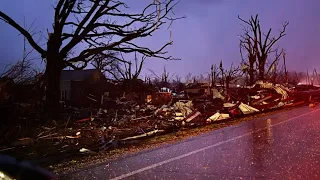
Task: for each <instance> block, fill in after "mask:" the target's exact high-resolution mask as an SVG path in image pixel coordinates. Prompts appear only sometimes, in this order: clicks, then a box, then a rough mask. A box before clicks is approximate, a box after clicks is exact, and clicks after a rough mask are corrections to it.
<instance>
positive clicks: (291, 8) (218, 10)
mask: <svg viewBox="0 0 320 180" xmlns="http://www.w3.org/2000/svg"><path fill="white" fill-rule="evenodd" d="M127 1H129V0H127ZM133 1H134V2H135V3H136V4H132V5H131V6H132V9H131V11H133V12H134V11H137V10H139V9H141V7H143V6H145V4H146V3H148V2H150V1H153V0H131V3H132V2H133ZM54 2H55V0H9V1H7V0H2V1H0V10H1V11H3V12H5V13H7V14H8V15H9V16H11V17H12V18H13V19H14V20H16V21H17V22H18V23H20V24H21V25H23V22H24V17H25V19H26V22H27V23H28V24H29V25H30V24H31V23H32V22H33V21H35V22H34V26H33V27H36V28H37V30H38V31H40V30H41V31H43V32H46V31H47V28H51V26H52V20H53V8H52V7H53V4H54ZM319 7H320V1H319V0H181V2H180V4H179V5H178V6H177V7H176V10H175V12H176V14H177V15H178V16H180V15H186V16H187V18H186V19H183V20H179V21H177V22H175V23H174V24H173V26H172V27H171V31H172V40H173V43H174V44H173V45H172V46H170V47H169V48H168V49H167V50H168V51H169V52H170V54H171V55H173V56H174V57H177V58H181V59H182V60H181V61H169V62H168V61H164V60H161V59H152V60H151V59H150V60H149V61H147V64H146V66H147V68H146V69H148V68H150V69H153V70H155V71H156V72H161V70H162V69H163V66H166V67H167V69H168V70H169V71H170V72H172V73H173V72H174V73H176V74H180V75H181V76H184V75H185V74H187V73H189V72H192V73H193V74H200V73H205V72H209V71H210V65H211V64H212V63H218V62H219V61H220V60H221V59H222V60H223V62H225V63H226V64H230V63H231V62H235V63H238V62H240V60H241V58H240V53H239V38H238V35H239V34H240V33H241V28H242V27H241V26H240V24H241V22H240V21H239V20H238V19H237V16H238V15H240V16H241V17H242V18H244V19H248V18H249V17H250V15H255V14H257V13H258V14H259V16H260V20H261V25H262V28H263V29H264V30H266V29H268V28H273V29H274V31H273V33H274V34H275V35H277V33H278V29H279V28H281V24H282V22H284V21H289V23H290V24H289V26H288V29H287V36H285V37H284V38H283V39H281V42H280V43H279V44H280V47H282V48H284V49H285V50H286V52H287V62H288V68H289V69H296V70H299V71H306V70H307V69H310V70H311V69H313V68H317V69H318V70H320V69H319V68H320V62H319V59H318V56H319V54H318V52H319V50H320V35H319V34H320V22H319V18H320V11H319ZM0 31H1V33H0V61H1V62H0V67H1V66H3V64H7V63H11V62H14V61H17V60H19V59H21V57H22V49H23V38H22V37H21V36H19V33H18V32H17V31H15V30H14V29H13V28H12V27H10V26H8V25H7V24H5V23H3V22H0ZM169 39H170V32H169V30H167V29H166V28H163V29H161V30H160V31H159V32H157V33H156V34H155V35H154V36H153V37H151V38H148V39H146V40H144V41H143V45H145V46H148V47H159V46H160V45H161V44H162V43H165V42H166V41H168V40H169ZM146 72H147V70H146V71H145V72H144V73H146Z"/></svg>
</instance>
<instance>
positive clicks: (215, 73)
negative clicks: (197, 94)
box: [210, 64, 219, 87]
mask: <svg viewBox="0 0 320 180" xmlns="http://www.w3.org/2000/svg"><path fill="white" fill-rule="evenodd" d="M218 77H219V68H218V67H217V65H216V64H212V65H211V78H210V79H211V86H212V87H214V86H216V83H217V79H218Z"/></svg>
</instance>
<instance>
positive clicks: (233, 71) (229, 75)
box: [219, 60, 240, 91]
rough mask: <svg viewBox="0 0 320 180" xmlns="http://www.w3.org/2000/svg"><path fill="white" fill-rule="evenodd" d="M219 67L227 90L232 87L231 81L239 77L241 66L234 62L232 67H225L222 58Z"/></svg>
mask: <svg viewBox="0 0 320 180" xmlns="http://www.w3.org/2000/svg"><path fill="white" fill-rule="evenodd" d="M219 69H220V73H221V81H222V83H221V84H224V85H225V88H226V90H227V91H228V89H229V87H230V83H231V82H232V81H234V80H236V79H237V78H238V77H239V72H240V68H239V67H235V66H233V63H231V65H230V68H229V69H227V68H225V67H223V64H222V60H221V61H220V65H219Z"/></svg>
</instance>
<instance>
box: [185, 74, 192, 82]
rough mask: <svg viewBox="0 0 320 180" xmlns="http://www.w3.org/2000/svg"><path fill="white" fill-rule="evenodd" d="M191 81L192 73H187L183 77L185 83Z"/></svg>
mask: <svg viewBox="0 0 320 180" xmlns="http://www.w3.org/2000/svg"><path fill="white" fill-rule="evenodd" d="M191 81H192V73H188V74H187V75H186V76H185V82H186V83H191Z"/></svg>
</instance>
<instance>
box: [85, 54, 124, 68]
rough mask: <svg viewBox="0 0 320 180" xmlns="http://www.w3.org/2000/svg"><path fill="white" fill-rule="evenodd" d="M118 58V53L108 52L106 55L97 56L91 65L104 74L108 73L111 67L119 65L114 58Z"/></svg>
mask: <svg viewBox="0 0 320 180" xmlns="http://www.w3.org/2000/svg"><path fill="white" fill-rule="evenodd" d="M116 56H118V53H115V52H107V53H105V54H97V55H95V56H94V58H93V59H92V61H91V65H92V66H93V67H95V68H96V69H98V70H100V71H101V72H102V73H105V72H106V71H108V70H109V69H110V68H111V67H113V66H115V64H117V63H118V61H117V59H115V58H114V57H116Z"/></svg>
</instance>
